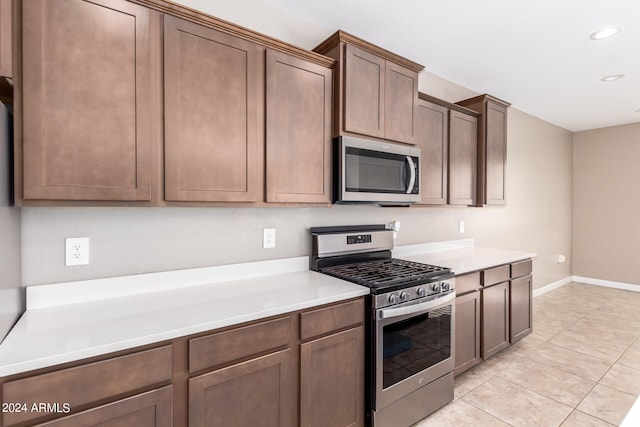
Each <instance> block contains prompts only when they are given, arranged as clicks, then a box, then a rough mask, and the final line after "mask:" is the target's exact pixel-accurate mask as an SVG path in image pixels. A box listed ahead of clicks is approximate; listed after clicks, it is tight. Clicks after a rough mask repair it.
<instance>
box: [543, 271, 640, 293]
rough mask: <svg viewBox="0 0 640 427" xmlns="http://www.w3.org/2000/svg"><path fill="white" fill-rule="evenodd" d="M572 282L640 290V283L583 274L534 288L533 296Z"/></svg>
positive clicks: (634, 290)
mask: <svg viewBox="0 0 640 427" xmlns="http://www.w3.org/2000/svg"><path fill="white" fill-rule="evenodd" d="M571 282H578V283H584V284H587V285H595V286H604V287H606V288H614V289H623V290H625V291H633V292H640V285H634V284H632V283H622V282H613V281H611V280H602V279H593V278H590V277H582V276H568V277H565V278H564V279H561V280H558V281H557V282H553V283H550V284H548V285H547V286H543V287H541V288H538V289H534V291H533V296H534V298H535V297H537V296H540V295H542V294H546V293H547V292H549V291H552V290H554V289H558V288H559V287H561V286H564V285H566V284H568V283H571Z"/></svg>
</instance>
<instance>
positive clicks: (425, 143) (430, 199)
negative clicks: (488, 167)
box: [416, 94, 449, 205]
mask: <svg viewBox="0 0 640 427" xmlns="http://www.w3.org/2000/svg"><path fill="white" fill-rule="evenodd" d="M422 96H423V94H420V99H419V100H418V108H417V115H416V146H417V147H418V148H420V150H421V153H422V156H421V159H420V161H421V164H420V193H421V194H422V196H421V199H420V202H419V204H427V205H443V204H446V203H447V175H448V159H449V153H448V151H449V109H448V108H447V107H445V106H443V105H438V104H436V103H434V102H430V101H428V100H426V99H423V98H422Z"/></svg>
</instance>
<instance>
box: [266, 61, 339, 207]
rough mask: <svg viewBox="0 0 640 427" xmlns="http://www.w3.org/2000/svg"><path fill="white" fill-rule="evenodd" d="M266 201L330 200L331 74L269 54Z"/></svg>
mask: <svg viewBox="0 0 640 427" xmlns="http://www.w3.org/2000/svg"><path fill="white" fill-rule="evenodd" d="M266 73H267V97H266V100H267V118H266V123H267V144H266V145H267V201H268V202H320V203H329V202H331V194H330V191H331V190H330V175H331V89H332V86H331V74H332V72H331V70H330V69H328V68H325V67H322V66H320V65H316V64H312V63H310V62H307V61H304V60H301V59H298V58H294V57H292V56H290V55H287V54H284V53H281V52H275V51H272V50H268V51H267V63H266Z"/></svg>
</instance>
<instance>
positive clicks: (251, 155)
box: [164, 16, 264, 202]
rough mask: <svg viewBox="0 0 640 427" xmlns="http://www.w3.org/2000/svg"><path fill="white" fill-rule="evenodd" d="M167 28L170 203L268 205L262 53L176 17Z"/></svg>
mask: <svg viewBox="0 0 640 427" xmlns="http://www.w3.org/2000/svg"><path fill="white" fill-rule="evenodd" d="M164 30H165V32H164V41H165V45H164V65H165V75H164V79H165V80H164V88H165V98H164V99H165V199H166V200H168V201H203V202H206V201H210V202H216V201H218V202H253V201H256V200H261V199H262V178H261V177H262V174H263V166H262V164H261V161H260V159H261V158H262V156H263V151H261V150H263V148H262V141H263V136H262V135H263V134H262V132H260V131H259V129H260V127H261V126H262V125H263V123H262V122H261V120H262V117H263V116H262V114H263V112H259V105H260V102H262V101H263V96H264V95H263V94H261V93H260V91H259V88H261V87H262V85H263V82H262V80H261V79H262V78H263V75H262V72H261V67H262V64H263V62H261V60H260V56H259V50H260V49H263V48H260V47H258V46H257V45H256V44H254V43H251V42H249V41H246V40H243V39H240V38H237V37H234V36H231V35H229V34H226V33H222V32H219V31H216V30H213V29H211V28H207V27H203V26H201V25H197V24H194V23H191V22H187V21H184V20H181V19H178V18H174V17H171V16H165V28H164ZM260 111H262V110H260Z"/></svg>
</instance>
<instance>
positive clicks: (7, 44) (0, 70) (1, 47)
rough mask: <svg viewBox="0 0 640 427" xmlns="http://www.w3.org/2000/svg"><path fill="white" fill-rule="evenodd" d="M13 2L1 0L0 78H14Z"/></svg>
mask: <svg viewBox="0 0 640 427" xmlns="http://www.w3.org/2000/svg"><path fill="white" fill-rule="evenodd" d="M12 27H13V26H12V19H11V0H0V76H4V77H13V71H12V69H11V67H12V64H13V61H12V57H11V55H12V51H13V50H12V48H11V44H12V42H11V40H12V34H11V31H12Z"/></svg>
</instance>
